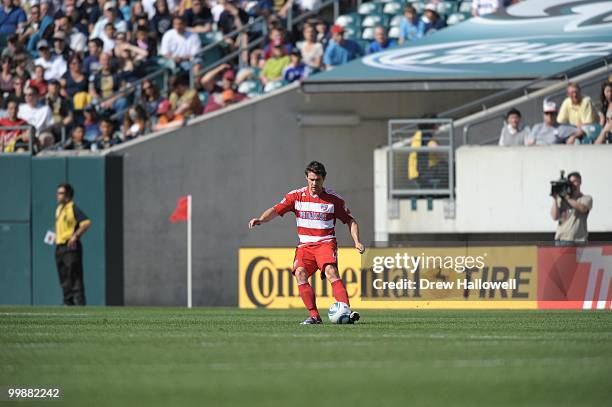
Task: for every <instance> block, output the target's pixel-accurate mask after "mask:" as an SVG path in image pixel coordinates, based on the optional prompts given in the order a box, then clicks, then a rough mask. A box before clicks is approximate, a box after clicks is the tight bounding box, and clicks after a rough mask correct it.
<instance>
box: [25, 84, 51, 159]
mask: <svg viewBox="0 0 612 407" xmlns="http://www.w3.org/2000/svg"><path fill="white" fill-rule="evenodd" d="M25 100H26V102H25V103H22V104H21V105H19V114H18V117H19V118H20V119H22V120H25V121H26V122H28V124H30V125H32V126H34V127H35V128H36V132H37V133H38V134H37V137H38V140H39V142H40V144H41V145H42V148H45V147H48V146H50V145H52V144H53V143H54V139H53V135H52V134H51V133H50V132H44V133H41V130H43V129H45V128H47V127H50V126H51V125H53V112H52V111H51V108H49V106H47V105H45V104H39V103H38V89H37V88H34V87H32V88H27V89H26V90H25Z"/></svg>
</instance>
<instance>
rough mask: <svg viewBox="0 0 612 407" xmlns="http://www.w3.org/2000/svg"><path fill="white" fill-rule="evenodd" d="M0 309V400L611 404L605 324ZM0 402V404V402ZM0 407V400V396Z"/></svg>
mask: <svg viewBox="0 0 612 407" xmlns="http://www.w3.org/2000/svg"><path fill="white" fill-rule="evenodd" d="M303 318H304V312H303V311H302V310H291V311H270V310H256V311H246V310H237V309H227V308H226V309H222V308H216V309H215V308H206V309H193V310H186V309H178V308H59V307H46V308H42V307H0V387H3V386H4V388H5V391H6V386H9V385H10V386H18V387H34V388H37V387H60V388H61V389H62V391H63V398H62V400H61V402H52V401H48V400H42V401H20V402H15V403H12V402H6V401H4V402H0V406H3V405H11V404H14V405H18V406H26V405H44V406H47V405H70V406H86V407H89V406H97V405H104V406H121V405H133V406H188V405H194V406H195V405H197V406H266V407H270V406H287V407H298V406H309V407H312V406H317V407H319V406H334V407H340V406H374V407H387V406H477V405H491V406H500V405H504V406H505V405H507V406H518V405H520V406H528V405H531V406H577V405H600V406H601V405H610V403H611V402H612V313H610V312H541V311H427V310H418V311H365V312H363V313H362V321H360V323H359V324H357V325H355V326H350V325H344V326H338V325H331V324H324V325H317V326H300V325H298V324H297V323H298V322H299V321H300V320H301V319H303ZM3 397H4V398H6V396H3ZM0 399H1V397H0Z"/></svg>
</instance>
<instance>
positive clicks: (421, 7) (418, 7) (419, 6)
mask: <svg viewBox="0 0 612 407" xmlns="http://www.w3.org/2000/svg"><path fill="white" fill-rule="evenodd" d="M410 4H411V5H412V7H414V9H415V10H416V12H417V13H419V14H420V13H422V12H423V10H424V9H425V3H424V2H421V1H412V2H410Z"/></svg>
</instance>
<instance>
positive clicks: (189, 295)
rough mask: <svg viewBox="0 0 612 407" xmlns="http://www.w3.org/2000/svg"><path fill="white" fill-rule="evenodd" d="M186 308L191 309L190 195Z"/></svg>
mask: <svg viewBox="0 0 612 407" xmlns="http://www.w3.org/2000/svg"><path fill="white" fill-rule="evenodd" d="M187 308H191V195H187Z"/></svg>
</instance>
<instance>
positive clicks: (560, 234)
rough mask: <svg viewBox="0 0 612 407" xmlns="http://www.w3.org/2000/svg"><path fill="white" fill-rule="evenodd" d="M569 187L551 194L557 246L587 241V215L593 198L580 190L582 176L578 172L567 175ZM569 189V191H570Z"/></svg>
mask: <svg viewBox="0 0 612 407" xmlns="http://www.w3.org/2000/svg"><path fill="white" fill-rule="evenodd" d="M567 181H568V183H569V186H571V189H569V191H568V190H563V191H561V192H560V193H555V194H554V195H553V205H552V208H551V209H550V215H551V216H552V218H553V220H556V221H558V222H559V224H558V226H557V232H556V233H555V244H556V245H557V246H570V245H573V244H576V243H581V244H584V243H586V242H587V237H588V231H587V217H588V216H589V212H590V210H591V209H592V208H593V198H592V197H591V196H590V195H584V194H583V193H582V192H581V191H580V185H581V184H582V177H581V176H580V173H578V172H572V173H570V174H569V175H568V176H567ZM570 191H571V192H570Z"/></svg>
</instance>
